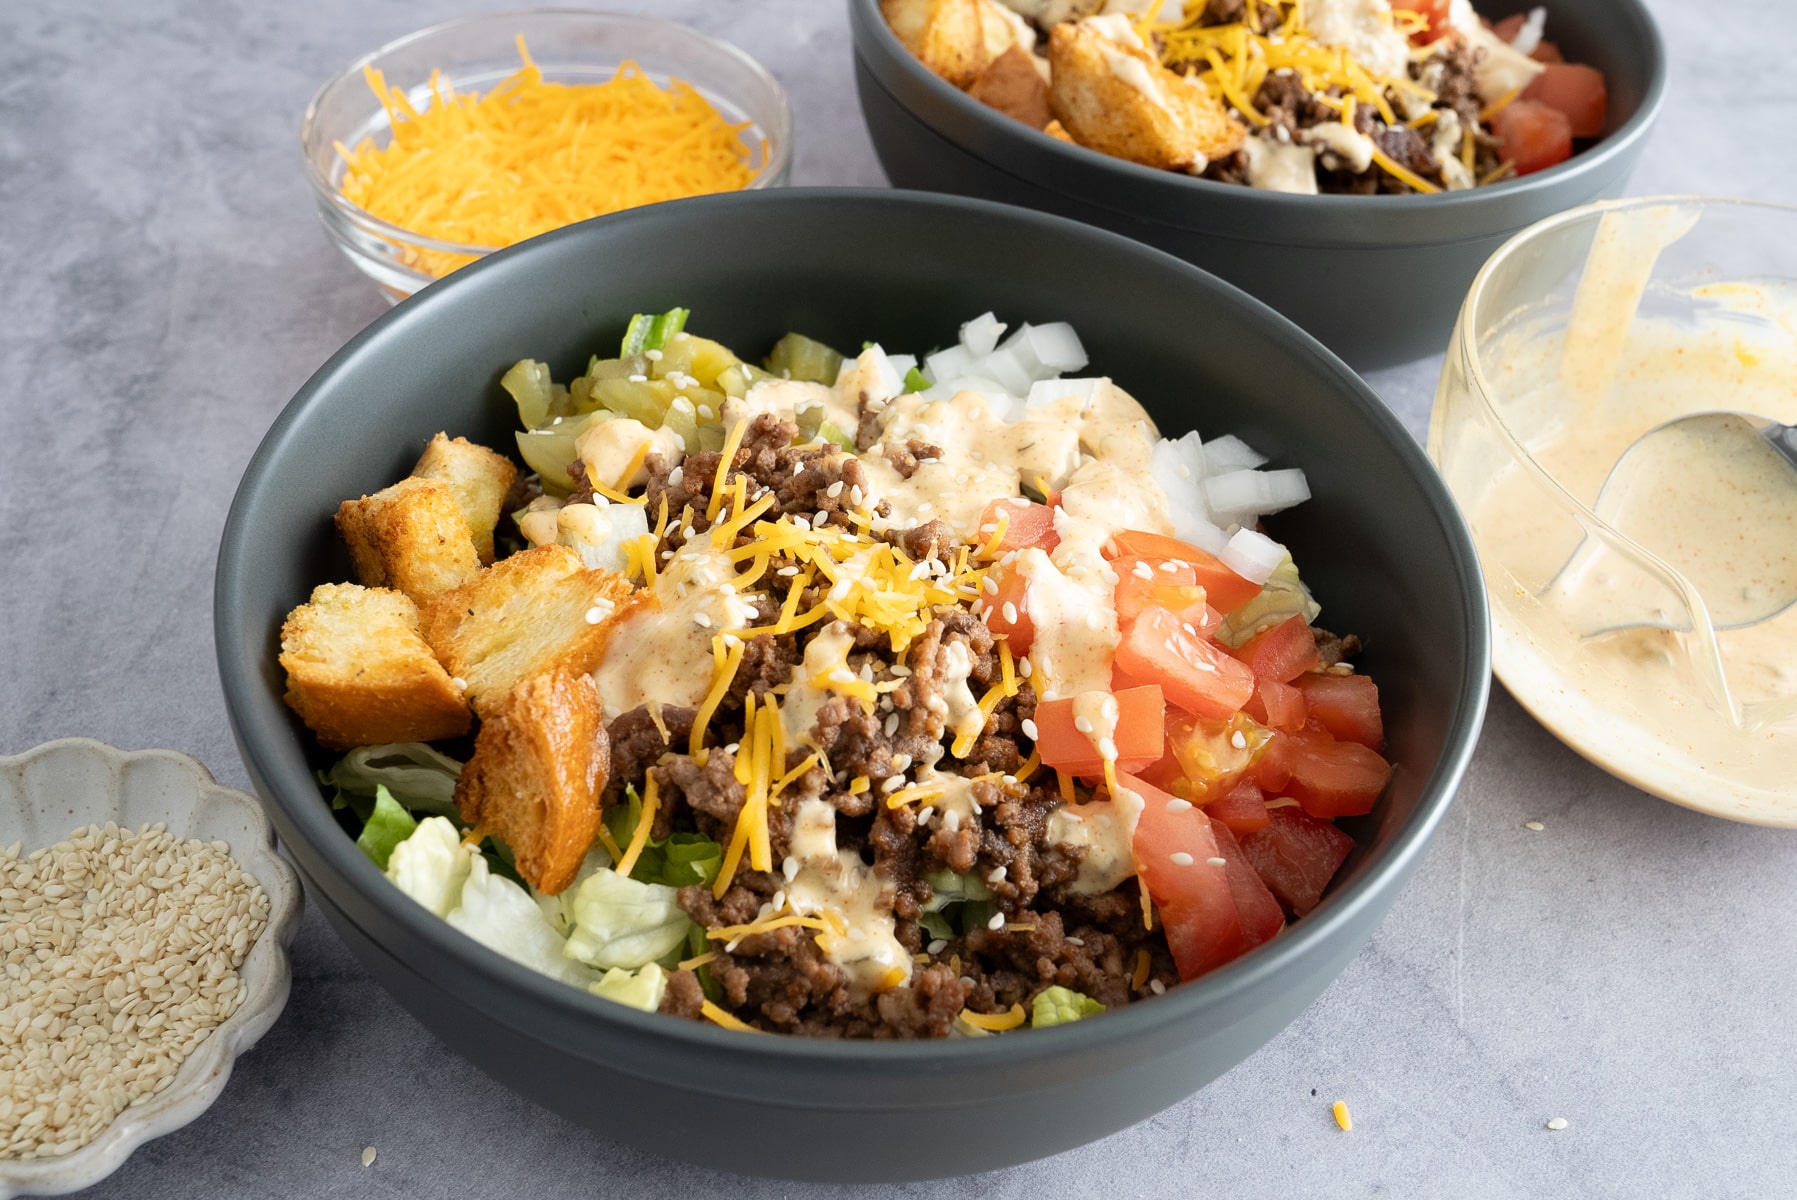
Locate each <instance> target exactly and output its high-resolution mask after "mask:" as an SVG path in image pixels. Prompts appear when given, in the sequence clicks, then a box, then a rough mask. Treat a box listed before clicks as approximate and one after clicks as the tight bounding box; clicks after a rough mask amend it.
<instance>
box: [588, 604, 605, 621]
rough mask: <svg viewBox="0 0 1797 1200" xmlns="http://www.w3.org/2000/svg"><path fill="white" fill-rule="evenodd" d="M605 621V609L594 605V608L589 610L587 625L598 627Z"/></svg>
mask: <svg viewBox="0 0 1797 1200" xmlns="http://www.w3.org/2000/svg"><path fill="white" fill-rule="evenodd" d="M603 620H605V610H604V609H603V608H600V607H599V606H598V605H597V604H595V605H593V607H591V608H589V609H587V624H588V625H597V624H598V623H599V622H601V621H603Z"/></svg>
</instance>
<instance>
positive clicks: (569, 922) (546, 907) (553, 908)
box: [530, 842, 611, 937]
mask: <svg viewBox="0 0 1797 1200" xmlns="http://www.w3.org/2000/svg"><path fill="white" fill-rule="evenodd" d="M609 866H611V854H610V853H609V852H608V851H607V850H606V849H605V845H604V843H602V842H594V843H593V844H592V846H591V847H590V848H589V849H588V850H587V856H586V857H585V858H584V859H582V860H581V862H580V869H579V870H577V871H575V872H574V882H572V883H570V884H569V885H568V886H567V887H565V888H563V889H562V890H561V891H560V892H558V893H556V894H555V895H553V896H545V895H544V894H543V893H541V892H539V891H537V890H535V889H534V888H533V889H532V890H531V893H530V894H531V896H532V898H533V899H535V900H536V902H537V907H538V908H540V909H542V910H543V915H544V916H545V917H547V918H548V919H549V923H550V924H551V925H552V926H554V927H555V931H556V932H557V933H559V934H561V935H562V936H563V937H567V936H568V935H569V934H570V933H572V932H574V897H575V895H576V894H577V893H578V892H579V891H580V885H581V884H583V883H585V882H586V881H587V878H588V877H589V876H591V875H592V874H593V872H595V871H602V870H604V869H605V868H607V867H609Z"/></svg>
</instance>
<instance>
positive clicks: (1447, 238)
mask: <svg viewBox="0 0 1797 1200" xmlns="http://www.w3.org/2000/svg"><path fill="white" fill-rule="evenodd" d="M848 6H849V17H850V22H851V25H852V28H853V31H854V45H855V85H856V89H857V91H858V92H859V94H860V98H861V112H862V115H863V117H864V118H865V119H866V122H867V131H868V133H869V135H870V136H871V137H872V138H873V143H874V149H875V151H876V152H877V153H878V154H879V157H880V164H881V166H883V167H884V168H885V170H886V174H887V177H888V178H890V179H891V180H892V183H893V186H895V187H902V188H922V189H925V190H927V191H933V192H949V193H952V194H955V195H962V196H980V197H984V198H986V199H989V200H999V201H1003V202H1004V203H1007V204H1021V205H1025V206H1027V207H1029V208H1035V209H1040V210H1042V211H1043V212H1050V213H1056V214H1058V215H1060V216H1064V217H1072V218H1073V219H1074V220H1077V221H1084V222H1086V223H1087V224H1090V225H1097V226H1098V227H1100V228H1102V229H1109V230H1113V231H1114V232H1117V233H1121V234H1124V235H1125V236H1127V237H1132V238H1135V239H1136V240H1137V241H1141V242H1146V243H1148V244H1149V245H1151V246H1158V247H1159V248H1161V249H1162V250H1165V251H1167V252H1168V253H1170V254H1175V255H1178V256H1179V257H1180V258H1183V259H1185V260H1186V261H1188V262H1191V263H1195V264H1197V265H1198V266H1200V267H1203V268H1204V269H1205V270H1207V271H1212V272H1214V273H1216V274H1218V275H1221V276H1222V277H1223V278H1224V279H1227V280H1229V281H1230V282H1231V283H1233V284H1235V285H1236V286H1237V287H1240V288H1242V289H1243V290H1245V291H1247V292H1250V293H1252V294H1253V295H1255V296H1257V297H1259V298H1260V299H1261V300H1264V301H1266V302H1267V303H1268V304H1271V305H1272V306H1273V307H1274V308H1276V309H1278V310H1279V311H1280V312H1282V313H1284V314H1285V315H1286V316H1288V317H1290V318H1291V319H1292V320H1294V321H1296V322H1297V323H1298V324H1299V325H1301V326H1303V327H1304V329H1305V330H1307V331H1308V332H1309V333H1310V334H1311V335H1312V336H1314V337H1316V338H1317V339H1318V340H1319V341H1321V342H1322V343H1323V344H1324V345H1326V346H1328V347H1329V348H1330V349H1331V350H1333V351H1335V352H1336V353H1337V354H1338V355H1340V356H1341V357H1342V358H1344V359H1346V360H1347V361H1348V363H1350V364H1351V365H1352V366H1354V367H1355V368H1356V369H1358V370H1372V369H1375V368H1378V367H1387V366H1392V365H1394V364H1396V363H1401V362H1408V361H1410V360H1412V359H1416V358H1421V357H1423V356H1424V355H1429V354H1440V353H1441V352H1442V351H1443V350H1445V349H1446V347H1447V344H1448V335H1449V334H1450V333H1451V332H1452V330H1453V327H1454V316H1455V314H1456V313H1458V312H1459V311H1460V301H1461V300H1462V299H1464V298H1465V296H1466V289H1467V288H1468V287H1469V286H1471V284H1472V281H1473V276H1474V275H1476V274H1478V271H1479V268H1480V267H1481V266H1482V265H1484V262H1485V260H1486V259H1487V258H1489V257H1490V256H1491V254H1492V253H1493V252H1494V251H1495V250H1497V248H1498V247H1499V246H1501V245H1502V244H1503V243H1504V242H1505V241H1506V240H1508V239H1509V237H1510V236H1511V235H1512V234H1514V233H1517V232H1519V231H1520V230H1522V229H1523V228H1525V227H1526V226H1528V225H1532V224H1534V223H1535V222H1536V221H1538V220H1540V219H1541V218H1543V217H1546V216H1549V215H1551V214H1553V213H1556V212H1560V211H1561V210H1563V209H1568V208H1574V207H1576V206H1578V205H1580V204H1586V203H1589V202H1590V201H1593V200H1602V199H1606V198H1609V197H1612V196H1618V195H1621V193H1622V188H1623V185H1624V184H1625V183H1627V182H1628V177H1629V174H1630V173H1631V172H1632V171H1633V170H1634V169H1635V162H1636V160H1637V159H1639V158H1640V156H1641V151H1642V149H1643V148H1644V147H1645V145H1646V142H1647V134H1648V130H1649V128H1650V127H1651V126H1652V124H1653V122H1654V120H1655V119H1656V118H1657V117H1658V115H1659V110H1660V98H1661V94H1662V92H1663V91H1664V88H1665V78H1666V55H1665V49H1664V47H1663V46H1662V45H1661V42H1660V35H1659V32H1658V30H1657V29H1656V28H1655V27H1654V23H1653V19H1652V17H1650V16H1649V15H1648V12H1647V9H1646V8H1645V6H1643V4H1642V3H1641V0H1551V3H1550V5H1549V16H1548V20H1549V31H1550V33H1551V35H1552V36H1553V38H1554V40H1555V41H1557V42H1558V43H1559V44H1560V45H1561V47H1562V48H1563V49H1564V51H1565V52H1566V55H1567V57H1568V58H1570V59H1572V60H1574V61H1577V62H1586V63H1590V64H1591V65H1592V66H1595V67H1597V68H1598V69H1600V70H1601V71H1603V73H1604V78H1605V80H1606V81H1607V84H1608V88H1609V121H1608V126H1607V128H1606V130H1605V133H1604V137H1603V138H1602V140H1600V141H1599V142H1598V143H1597V144H1596V145H1595V146H1592V147H1591V148H1590V149H1587V150H1585V151H1584V152H1582V153H1580V154H1576V155H1574V156H1573V157H1572V158H1571V159H1570V160H1569V161H1567V162H1564V163H1562V164H1560V165H1559V166H1557V167H1552V168H1550V169H1548V170H1546V171H1542V172H1539V173H1537V174H1534V175H1530V176H1528V177H1527V178H1524V179H1517V180H1513V181H1511V182H1508V183H1499V184H1493V185H1491V186H1489V187H1482V188H1475V189H1472V190H1470V191H1464V192H1453V193H1447V194H1442V195H1435V196H1290V195H1285V194H1282V193H1278V192H1263V191H1256V190H1255V189H1252V188H1247V187H1240V186H1237V185H1233V184H1224V183H1213V182H1211V181H1210V180H1207V179H1193V178H1190V177H1189V176H1185V175H1181V174H1178V173H1177V172H1172V171H1156V170H1152V169H1150V168H1148V167H1141V166H1137V165H1136V164H1135V163H1131V162H1125V161H1124V160H1122V159H1118V158H1111V157H1109V156H1108V155H1104V154H1099V153H1098V152H1096V151H1093V150H1087V149H1085V148H1084V147H1081V146H1072V145H1068V144H1066V143H1064V142H1059V141H1056V140H1055V139H1053V138H1051V137H1047V136H1045V135H1043V134H1040V133H1037V132H1036V131H1035V130H1033V129H1030V128H1029V127H1028V126H1026V125H1023V124H1021V123H1020V122H1018V121H1014V120H1012V119H1011V118H1010V117H1007V116H1004V115H1003V114H1001V113H998V112H996V111H994V110H993V109H990V108H987V107H986V106H985V105H983V104H981V103H980V102H979V101H977V100H974V99H973V98H972V97H970V96H967V95H965V94H963V93H962V92H960V91H958V90H957V89H955V88H954V87H953V86H951V85H950V84H948V83H946V82H944V81H943V80H941V79H939V78H937V77H936V76H935V75H933V74H931V73H930V71H929V70H928V69H926V68H925V67H924V66H923V64H922V63H920V62H918V61H917V59H916V58H915V57H914V56H913V55H912V54H911V52H910V51H908V50H906V49H905V47H904V46H903V45H901V44H900V43H899V40H898V38H897V37H895V36H894V35H893V32H892V30H891V29H889V28H888V27H887V25H886V22H885V20H884V19H883V18H882V17H881V16H880V2H879V0H848ZM1529 6H1530V5H1529V0H1480V2H1479V5H1478V7H1479V11H1480V12H1481V13H1484V14H1485V15H1487V16H1490V17H1492V18H1494V19H1495V18H1498V17H1502V16H1504V15H1506V14H1508V13H1511V12H1518V11H1522V10H1523V9H1526V8H1528V7H1529Z"/></svg>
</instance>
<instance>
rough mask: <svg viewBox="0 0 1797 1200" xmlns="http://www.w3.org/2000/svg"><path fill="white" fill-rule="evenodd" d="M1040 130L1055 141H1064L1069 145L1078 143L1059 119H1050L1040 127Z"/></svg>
mask: <svg viewBox="0 0 1797 1200" xmlns="http://www.w3.org/2000/svg"><path fill="white" fill-rule="evenodd" d="M1042 132H1043V133H1046V134H1047V135H1048V136H1049V137H1051V138H1053V139H1054V140H1055V141H1057V142H1066V143H1067V144H1068V145H1069V146H1077V145H1079V143H1078V142H1076V141H1074V140H1073V135H1072V134H1070V133H1068V132H1067V127H1066V126H1065V125H1063V124H1061V123H1060V122H1059V121H1050V122H1049V123H1048V124H1046V125H1044V126H1043V127H1042Z"/></svg>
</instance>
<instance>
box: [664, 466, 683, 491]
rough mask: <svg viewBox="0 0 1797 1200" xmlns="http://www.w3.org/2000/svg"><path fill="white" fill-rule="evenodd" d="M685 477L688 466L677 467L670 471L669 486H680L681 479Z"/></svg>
mask: <svg viewBox="0 0 1797 1200" xmlns="http://www.w3.org/2000/svg"><path fill="white" fill-rule="evenodd" d="M684 478H686V468H685V467H675V468H674V469H673V470H672V471H669V472H668V486H669V487H679V486H680V481H681V480H682V479H684Z"/></svg>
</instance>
